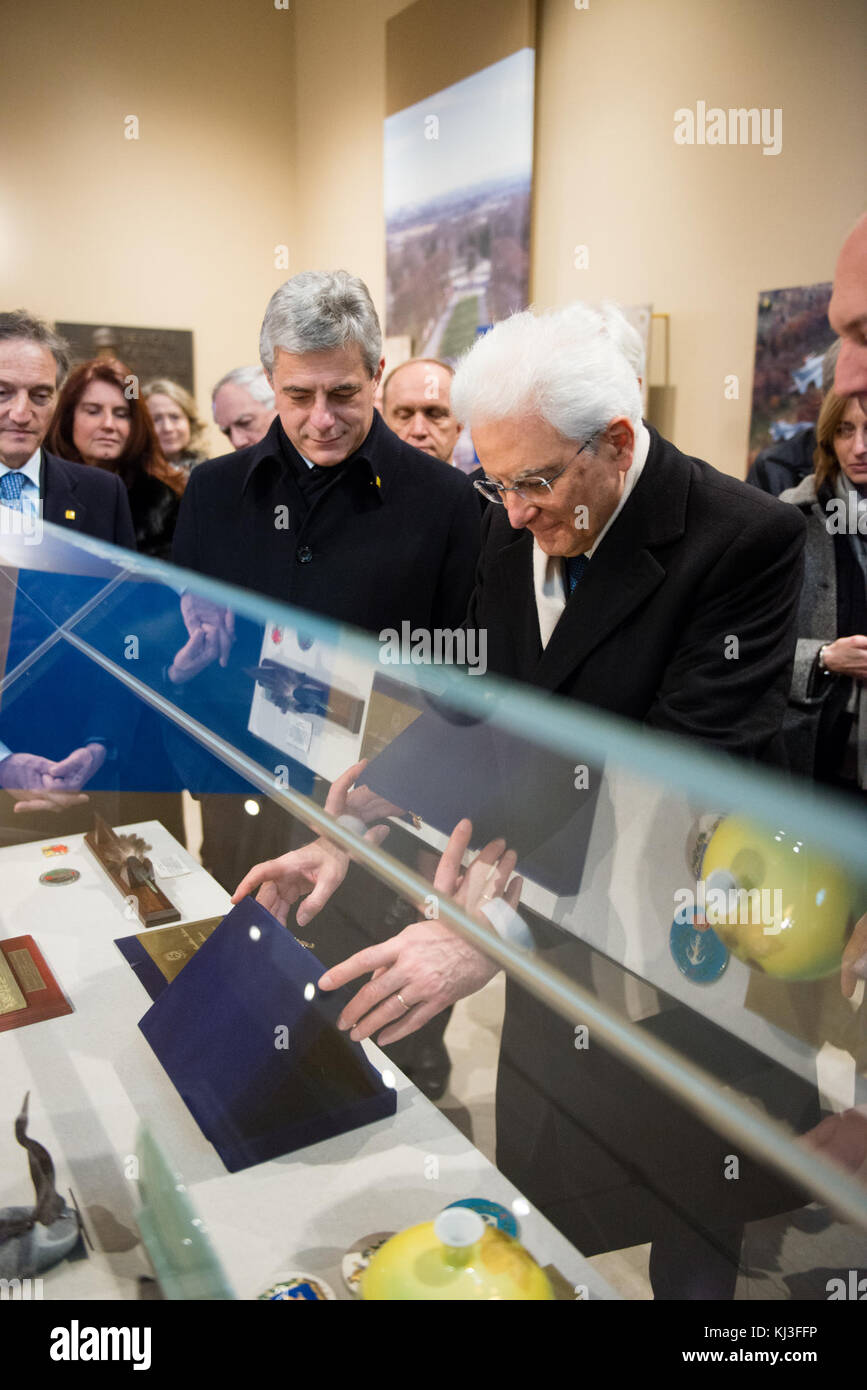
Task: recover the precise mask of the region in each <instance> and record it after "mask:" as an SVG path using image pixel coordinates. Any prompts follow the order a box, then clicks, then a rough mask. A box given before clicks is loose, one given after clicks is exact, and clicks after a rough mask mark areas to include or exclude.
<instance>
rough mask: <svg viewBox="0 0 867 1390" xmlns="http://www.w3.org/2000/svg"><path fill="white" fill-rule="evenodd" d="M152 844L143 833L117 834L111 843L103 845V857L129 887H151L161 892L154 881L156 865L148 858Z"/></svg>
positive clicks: (156, 891) (152, 890)
mask: <svg viewBox="0 0 867 1390" xmlns="http://www.w3.org/2000/svg"><path fill="white" fill-rule="evenodd" d="M149 849H150V845H149V844H148V843H147V841H146V840H143V839H142V837H141V835H133V834H129V835H117V834H116V835H115V836H114V839H113V841H112V843H111V844H107V845H104V846H103V850H102V857H103V860H104V862H105V863H106V864H107V865H108V866H109V868H111V869H114V870H115V872H116V873H117V874H118V875H119V877H120V878H121V879H122V880H123V882H124V883H125V884H126V885H127V887H128V888H132V889H133V890H135V889H136V888H149V889H150V891H151V892H152V893H159V891H160V890H159V889H158V888H157V886H156V884H155V883H154V879H153V872H154V866H153V864H152V863H151V861H150V860H149V859H148V858H147V851H148V850H149Z"/></svg>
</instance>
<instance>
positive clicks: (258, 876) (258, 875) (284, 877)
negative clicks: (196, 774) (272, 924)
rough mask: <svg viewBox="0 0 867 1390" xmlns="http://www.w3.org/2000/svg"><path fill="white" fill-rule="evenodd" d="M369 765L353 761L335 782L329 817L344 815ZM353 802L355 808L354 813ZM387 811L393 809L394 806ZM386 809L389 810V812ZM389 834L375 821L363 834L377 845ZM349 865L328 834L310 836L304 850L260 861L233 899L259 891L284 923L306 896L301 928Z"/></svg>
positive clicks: (372, 801)
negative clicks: (328, 837)
mask: <svg viewBox="0 0 867 1390" xmlns="http://www.w3.org/2000/svg"><path fill="white" fill-rule="evenodd" d="M366 767H367V759H366V758H364V759H362V761H361V762H360V763H354V764H353V766H352V767H350V768H347V770H346V772H344V773H343V774H342V776H340V777H338V778H337V780H336V782H333V783H332V785H331V789H330V791H329V793H328V796H327V798H326V801H325V810H326V811H327V812H328V814H329V815H331V816H342V815H343V814H344V812H345V811H346V809H347V802H348V798H349V794H350V791H351V790H352V787H353V784H354V782H355V779H356V777H360V775H361V773H362V772H363V771H364V769H365V768H366ZM366 804H370V805H372V806H375V807H376V808H377V809H378V808H379V807H383V808H384V807H385V805H386V803H384V802H382V801H381V799H379V798H376V799H374V798H370V800H369V803H366ZM355 809H356V808H355V805H354V804H353V807H352V810H353V812H355ZM389 810H394V808H393V807H391V808H389ZM386 813H387V812H386ZM387 834H388V826H387V825H376V826H373V828H372V829H370V830H368V831H367V832H366V834H365V835H364V839H365V840H366V841H367V842H368V843H369V844H373V845H381V844H382V842H383V840H384V839H385V837H386V835H387ZM348 868H349V855H348V854H347V853H346V851H345V850H344V849H341V848H340V847H339V846H338V845H335V844H334V843H333V842H332V841H331V840H329V839H327V838H326V837H325V836H323V835H320V836H319V838H318V839H316V840H312V841H311V843H310V844H309V845H303V846H302V848H301V849H294V850H291V851H290V852H289V853H288V854H283V855H281V856H280V858H279V859H267V860H265V862H264V863H262V864H256V865H255V867H254V868H252V869H251V870H250V872H249V873H248V874H247V876H246V878H244V879H242V881H241V882H240V883H239V884H238V887H237V888H236V889H235V891H234V893H233V894H232V902H233V903H238V902H240V901H241V899H242V898H245V897H246V896H247V894H248V893H253V892H255V891H256V889H258V890H259V891H258V892H257V893H256V901H257V902H260V903H261V904H262V906H263V907H264V908H267V910H268V911H269V912H270V913H271V914H272V915H273V916H274V917H276V918H277V919H278V921H280V922H285V921H286V917H287V914H288V912H289V909H290V908H291V907H292V905H293V903H295V902H297V901H298V899H299V898H300V897H303V896H304V894H305V893H306V895H307V896H306V897H304V901H303V903H302V904H301V906H300V907H299V908H298V911H297V912H296V914H295V921H296V924H297V925H298V926H299V927H306V925H307V923H308V922H310V921H312V919H313V918H314V917H315V916H316V914H317V913H318V912H321V910H322V908H323V907H324V906H325V904H326V903H327V902H328V900H329V898H330V897H331V896H332V894H333V893H335V892H336V891H337V889H338V888H339V887H340V885H341V883H342V882H343V880H344V878H345V877H346V871H347V869H348Z"/></svg>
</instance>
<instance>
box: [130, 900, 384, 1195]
mask: <svg viewBox="0 0 867 1390" xmlns="http://www.w3.org/2000/svg"><path fill="white" fill-rule="evenodd" d="M323 973H324V967H323V966H322V965H321V964H320V962H319V961H318V960H317V959H316V957H315V956H314V955H313V954H312V952H311V951H309V950H307V949H306V948H305V947H304V946H301V945H300V944H299V943H298V942H297V941H296V940H295V938H294V936H293V935H292V933H291V932H290V931H288V930H287V928H286V927H284V926H281V924H280V923H279V922H278V921H277V920H276V918H274V917H272V916H271V914H270V913H269V912H266V911H265V909H264V908H263V907H261V906H260V905H259V904H258V903H257V902H255V901H254V900H253V899H252V898H246V899H245V900H244V901H243V902H241V903H239V904H238V906H237V907H236V908H234V909H233V911H232V912H230V913H229V914H228V916H227V917H225V918H224V919H223V921H222V922H221V923H220V925H219V926H218V927H217V928H216V929H215V930H214V931H213V932H212V934H211V935H210V937H208V939H207V941H205V942H203V944H202V945H201V946H200V947H199V949H198V951H196V953H195V955H194V956H192V958H191V959H190V960H189V961H188V962H187V964H186V965H185V966H184V968H183V970H182V971H181V973H180V974H179V975H178V976H177V977H176V978H175V979H174V980H172V982H171V983H170V984H166V986H165V988H164V989H163V990H162V992H161V993H160V994H159V996H158V998H157V999H156V1000H155V1002H154V1004H153V1005H152V1006H151V1008H150V1009H149V1010H148V1012H147V1013H146V1014H145V1016H144V1018H143V1019H142V1020H141V1022H140V1024H139V1027H140V1028H141V1030H142V1032H143V1033H144V1035H145V1037H146V1038H147V1040H148V1042H149V1043H150V1045H151V1047H152V1048H153V1050H154V1052H155V1053H156V1055H157V1057H158V1058H159V1060H160V1062H161V1063H162V1065H163V1066H164V1067H165V1069H166V1072H167V1073H168V1075H169V1077H170V1078H171V1081H172V1083H173V1084H174V1086H175V1087H176V1088H177V1090H178V1092H179V1093H180V1095H181V1096H182V1098H183V1100H184V1101H185V1103H186V1105H187V1106H188V1107H189V1110H190V1112H191V1114H192V1115H193V1117H194V1119H195V1120H196V1123H197V1124H198V1125H199V1128H200V1129H201V1130H202V1133H203V1134H204V1135H205V1137H206V1138H207V1139H209V1140H210V1142H211V1143H212V1144H213V1145H214V1148H215V1149H216V1150H217V1152H218V1154H219V1155H220V1158H221V1159H222V1160H223V1162H224V1163H225V1165H226V1167H227V1168H228V1170H229V1172H231V1173H234V1172H237V1171H238V1170H239V1169H241V1168H249V1167H250V1166H251V1165H252V1164H254V1163H263V1162H265V1161H266V1160H267V1159H271V1158H278V1157H279V1156H280V1155H281V1154H286V1153H291V1152H292V1151H293V1150H295V1149H300V1148H304V1147H306V1145H308V1144H315V1143H318V1142H319V1141H320V1140H322V1139H328V1138H331V1137H332V1136H333V1135H335V1134H343V1133H344V1132H345V1131H347V1130H350V1129H356V1128H358V1127H359V1126H360V1125H365V1124H368V1123H369V1122H370V1121H372V1120H379V1119H383V1118H384V1117H385V1116H387V1115H393V1114H394V1112H395V1109H396V1104H397V1097H396V1094H395V1091H394V1089H393V1087H388V1086H386V1085H385V1084H384V1083H383V1081H382V1079H381V1077H380V1075H379V1073H378V1072H377V1071H376V1070H375V1068H374V1067H372V1066H371V1065H370V1063H369V1062H368V1060H367V1058H366V1057H365V1055H364V1052H363V1049H362V1048H361V1046H360V1044H358V1043H353V1042H351V1041H350V1040H349V1038H348V1036H347V1035H346V1034H344V1033H341V1032H339V1031H338V1029H337V1028H336V1026H335V1020H336V1018H337V1016H338V1014H339V1012H340V1010H341V1008H342V1007H343V1004H344V1003H345V1001H346V997H347V994H346V992H340V994H339V997H335V995H333V994H319V992H318V991H317V992H316V993H315V995H314V996H313V998H312V999H309V998H305V990H306V992H307V994H311V993H312V991H311V990H310V988H309V987H310V986H311V985H315V983H316V981H317V980H318V979H319V977H320V975H322V974H323ZM354 988H357V985H356V986H355V987H354ZM349 992H350V993H351V992H352V989H350V991H349Z"/></svg>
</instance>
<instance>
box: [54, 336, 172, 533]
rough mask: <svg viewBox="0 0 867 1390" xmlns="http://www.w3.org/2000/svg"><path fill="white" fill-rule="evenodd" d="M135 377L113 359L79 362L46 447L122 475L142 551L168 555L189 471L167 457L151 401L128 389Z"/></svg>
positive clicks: (65, 388) (65, 389)
mask: <svg viewBox="0 0 867 1390" xmlns="http://www.w3.org/2000/svg"><path fill="white" fill-rule="evenodd" d="M131 382H132V383H134V382H135V378H134V377H132V376H130V374H129V372H128V371H127V369H126V368H125V367H124V366H123V365H122V364H121V363H120V362H117V361H112V360H111V359H108V358H97V359H95V360H94V361H92V362H84V363H82V365H81V366H79V367H76V368H75V370H74V371H72V372H71V373H70V375H69V376H68V377H67V379H66V382H65V383H64V386H63V389H62V390H61V392H60V396H59V399H58V402H57V410H56V412H55V415H54V420H53V422H52V425H51V430H50V432H49V436H48V439H47V440H46V447H47V448H48V450H49V451H50V452H51V453H53V454H57V455H58V456H59V457H60V458H64V459H69V460H71V461H72V462H73V463H85V464H90V465H91V466H92V467H95V468H106V469H108V470H109V471H110V472H112V473H117V474H119V476H120V477H121V478H122V479H123V481H124V483H125V484H126V487H127V491H128V493H129V504H130V510H131V511H132V519H133V525H134V527H135V534H136V545H137V547H138V549H139V551H140V552H141V553H142V554H143V555H152V556H155V557H156V558H157V559H160V560H167V559H168V558H169V557H170V553H171V544H172V536H173V534H174V530H175V522H176V521H177V516H178V509H179V507H180V501H181V495H182V493H183V491H184V488H185V487H186V484H187V477H188V474H187V473H186V472H185V471H184V469H182V468H177V467H175V466H174V465H173V464H171V463H168V462H167V460H166V459H165V458H164V457H163V454H162V451H161V450H160V446H159V443H158V441H157V437H156V434H155V432H154V427H153V424H152V422H151V417H150V412H149V411H148V408H147V406H146V405H145V404H144V402H143V401H141V400H139V399H138V397H137V396H136V395H135V394H133V393H131V392H129V384H130V383H131Z"/></svg>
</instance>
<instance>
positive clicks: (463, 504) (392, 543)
mask: <svg viewBox="0 0 867 1390" xmlns="http://www.w3.org/2000/svg"><path fill="white" fill-rule="evenodd" d="M281 431H282V426H281V424H280V420H279V417H278V418H277V419H275V421H274V423H273V425H272V426H271V428H270V430H269V431H268V433H267V434H266V435H265V438H264V439H262V440H260V442H259V443H258V444H254V445H252V446H251V447H250V448H248V449H240V450H239V451H238V452H237V453H235V454H229V455H227V456H226V457H225V458H220V459H214V460H212V461H211V462H209V463H202V464H200V465H199V466H198V468H196V469H194V470H193V472H192V473H191V475H190V481H189V485H188V487H187V490H186V492H185V494H184V498H183V501H182V503H181V510H180V515H179V517H178V524H177V529H176V531H175V540H174V546H173V548H172V559H173V560H174V562H175V564H177V565H183V566H184V567H185V568H187V569H192V570H197V571H198V572H199V573H201V574H206V575H210V576H211V577H212V578H214V579H221V580H224V581H225V582H226V583H228V584H235V585H238V586H239V587H240V588H243V589H254V590H256V592H257V593H261V594H267V595H268V597H269V598H276V599H279V600H280V601H281V602H284V603H290V604H293V605H295V606H297V607H299V608H303V609H306V610H307V611H308V612H311V613H320V614H322V615H324V616H325V617H328V618H332V619H334V620H335V621H337V622H342V623H352V624H353V625H354V626H356V627H360V628H365V629H366V630H367V631H369V632H375V633H379V632H380V631H382V630H383V629H384V628H398V629H399V628H400V624H401V622H402V621H403V620H407V621H409V622H410V623H412V625H413V626H414V627H416V626H417V627H423V628H426V629H430V628H436V627H439V628H457V627H460V625H461V623H462V621H463V618H464V614H465V612H466V605H467V601H468V599H469V596H470V591H471V589H472V583H473V569H474V566H475V563H476V558H477V556H478V549H479V513H478V508H477V506H476V505H475V502H474V500H473V493H472V489H471V487H470V485H469V483H468V482H467V479H466V477H465V476H464V474H463V473H461V472H460V471H459V470H458V469H456V468H450V467H449V466H448V464H445V463H441V462H439V460H437V459H432V458H429V457H428V455H427V454H422V453H421V452H420V451H419V450H418V449H413V448H412V447H411V445H409V444H404V443H403V441H402V440H400V439H398V437H397V435H396V434H393V433H392V431H391V430H390V429H389V428H388V426H387V425H386V424H385V422H384V420H383V419H382V417H381V416H380V415H379V414H378V412H374V419H373V424H372V426H371V429H370V433H369V434H368V436H367V438H366V440H365V441H364V444H363V445H362V446H361V449H360V450H359V451H358V457H357V458H356V459H355V460H354V461H353V462H352V463H351V464H350V465H349V468H348V470H347V473H346V476H345V478H344V479H343V480H342V481H341V482H339V483H338V484H337V486H336V488H334V489H333V490H332V489H329V490H327V491H326V492H325V493H324V495H323V496H320V497H319V498H317V500H316V501H315V502H314V503H313V505H312V507H311V508H310V510H309V511H308V510H307V505H306V502H305V499H304V498H303V496H302V494H301V492H300V490H299V488H298V486H297V483H296V482H295V478H294V475H293V473H292V470H291V469H290V467H289V466H288V464H287V463H286V461H285V457H284V455H283V449H282V447H281V443H280V432H281ZM287 446H288V444H287ZM288 447H290V448H291V446H288ZM377 478H378V479H379V483H378V484H377V482H376V479H377ZM278 508H283V509H284V510H283V511H280V512H278V511H277V510H276V509H278ZM284 521H285V522H287V523H288V524H287V525H282V524H279V523H282V522H284Z"/></svg>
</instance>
